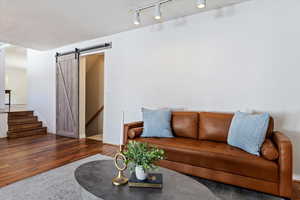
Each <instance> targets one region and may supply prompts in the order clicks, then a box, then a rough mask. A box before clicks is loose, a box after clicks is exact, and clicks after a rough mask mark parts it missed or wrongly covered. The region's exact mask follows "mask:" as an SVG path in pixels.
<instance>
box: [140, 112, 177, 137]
mask: <svg viewBox="0 0 300 200" xmlns="http://www.w3.org/2000/svg"><path fill="white" fill-rule="evenodd" d="M142 113H143V121H144V129H143V133H142V135H141V137H161V138H171V137H174V136H173V133H172V129H171V110H169V109H160V110H149V109H146V108H142Z"/></svg>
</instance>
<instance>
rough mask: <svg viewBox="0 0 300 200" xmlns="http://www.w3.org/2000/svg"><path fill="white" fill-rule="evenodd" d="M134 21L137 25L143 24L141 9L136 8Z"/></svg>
mask: <svg viewBox="0 0 300 200" xmlns="http://www.w3.org/2000/svg"><path fill="white" fill-rule="evenodd" d="M133 23H134V24H135V25H140V24H141V17H140V11H139V10H136V11H135V12H134V21H133Z"/></svg>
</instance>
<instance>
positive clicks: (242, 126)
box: [227, 112, 270, 156]
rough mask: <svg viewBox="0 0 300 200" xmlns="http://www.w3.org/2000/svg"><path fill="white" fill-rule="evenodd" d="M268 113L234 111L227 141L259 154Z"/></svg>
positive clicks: (268, 116)
mask: <svg viewBox="0 0 300 200" xmlns="http://www.w3.org/2000/svg"><path fill="white" fill-rule="evenodd" d="M269 120H270V115H269V114H268V113H263V114H248V113H242V112H236V113H235V114H234V116H233V119H232V121H231V125H230V129H229V134H228V138H227V142H228V144H229V145H231V146H234V147H238V148H240V149H243V150H244V151H247V152H248V153H251V154H254V155H257V156H259V155H260V148H261V146H262V144H263V142H264V140H265V137H266V133H267V129H268V126H269Z"/></svg>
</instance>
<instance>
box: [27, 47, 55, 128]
mask: <svg viewBox="0 0 300 200" xmlns="http://www.w3.org/2000/svg"><path fill="white" fill-rule="evenodd" d="M27 56H28V69H27V75H28V107H29V108H31V109H33V110H34V112H35V114H36V115H37V116H38V117H39V119H40V120H41V121H43V123H45V125H46V126H47V127H48V132H50V133H55V125H56V117H55V115H56V111H55V109H56V107H55V98H56V97H55V87H56V85H55V84H56V82H55V76H56V74H55V59H54V52H51V51H49V52H40V51H35V50H28V54H27Z"/></svg>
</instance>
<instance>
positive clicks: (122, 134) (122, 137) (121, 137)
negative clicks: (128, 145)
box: [120, 111, 124, 145]
mask: <svg viewBox="0 0 300 200" xmlns="http://www.w3.org/2000/svg"><path fill="white" fill-rule="evenodd" d="M123 140H124V111H122V122H121V134H120V145H123V142H124V141H123Z"/></svg>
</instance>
